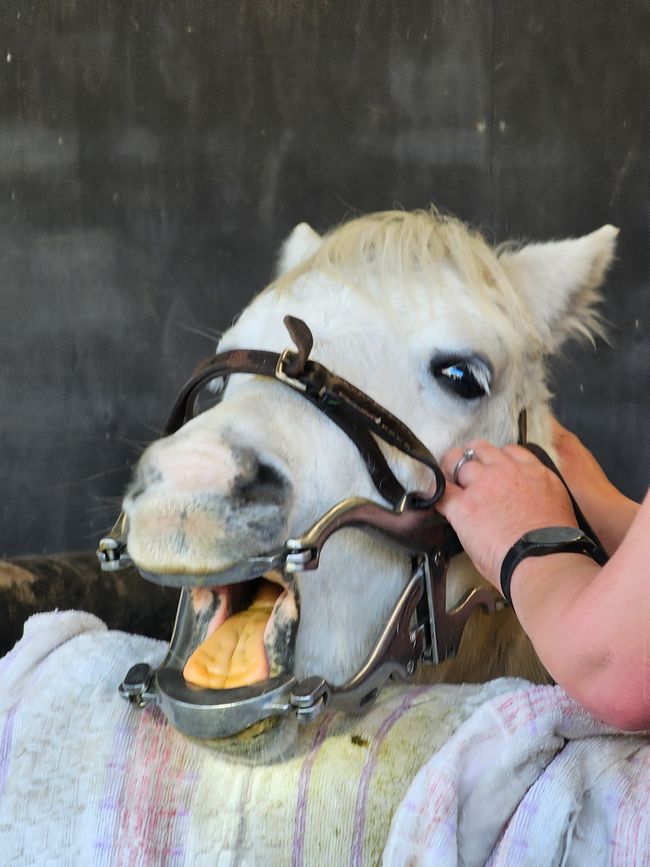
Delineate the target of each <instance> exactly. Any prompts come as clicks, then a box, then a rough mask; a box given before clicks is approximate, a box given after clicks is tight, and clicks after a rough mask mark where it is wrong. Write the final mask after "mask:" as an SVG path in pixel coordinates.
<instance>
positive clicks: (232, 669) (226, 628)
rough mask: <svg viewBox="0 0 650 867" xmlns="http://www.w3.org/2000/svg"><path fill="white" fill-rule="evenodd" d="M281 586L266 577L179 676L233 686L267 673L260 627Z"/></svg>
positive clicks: (199, 682)
mask: <svg viewBox="0 0 650 867" xmlns="http://www.w3.org/2000/svg"><path fill="white" fill-rule="evenodd" d="M281 593H282V588H281V587H278V586H276V585H274V584H271V583H270V582H268V581H262V582H261V583H260V587H259V589H258V591H257V593H256V595H255V598H254V599H253V602H252V603H251V605H250V607H249V608H248V609H246V611H240V612H239V613H238V614H234V615H233V616H232V617H229V618H228V619H227V620H225V621H224V622H223V623H222V624H221V625H220V626H219V627H218V628H217V629H216V630H215V631H214V632H213V633H212V635H210V636H209V637H208V638H206V639H205V641H204V642H202V644H200V645H199V646H198V647H197V648H196V650H195V651H194V653H193V654H192V655H191V656H190V658H189V659H188V660H187V662H186V663H185V668H184V669H183V677H184V678H185V680H186V681H187V682H188V683H192V684H194V685H195V686H201V687H203V688H205V689H234V688H235V687H238V686H248V685H249V684H252V683H259V681H261V680H266V679H267V678H268V676H269V663H268V659H267V656H266V649H265V647H264V629H265V627H266V624H267V623H268V620H269V618H270V616H271V613H272V611H273V606H274V604H275V602H276V600H277V598H278V596H280V594H281Z"/></svg>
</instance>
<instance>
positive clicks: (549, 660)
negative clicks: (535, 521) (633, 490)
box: [511, 502, 650, 730]
mask: <svg viewBox="0 0 650 867" xmlns="http://www.w3.org/2000/svg"><path fill="white" fill-rule="evenodd" d="M644 505H645V510H646V513H647V511H648V508H649V507H650V503H648V502H646V504H644ZM646 518H647V514H646ZM633 531H634V532H631V533H630V535H631V536H632V538H631V539H630V538H629V537H628V539H626V541H625V542H624V543H623V545H622V546H621V548H620V549H619V551H618V552H617V553H616V555H614V557H613V558H612V559H611V560H610V561H609V563H607V564H606V565H605V566H604V567H602V568H599V567H598V566H597V565H596V564H595V563H594V562H593V561H591V560H590V559H589V558H588V557H585V556H583V555H580V554H553V555H549V556H546V557H541V558H529V559H527V560H525V561H523V562H522V563H521V564H520V565H519V566H518V567H517V569H516V571H515V574H514V575H513V579H512V584H511V593H512V600H513V605H514V608H515V611H516V612H517V616H518V617H519V620H520V622H521V624H522V626H523V627H524V629H525V631H526V632H527V634H528V635H529V636H530V638H531V640H532V642H533V645H534V646H535V649H536V651H537V653H538V655H539V657H540V659H541V660H542V662H543V663H544V665H545V666H546V668H547V670H548V671H549V673H550V674H551V675H552V677H553V678H554V679H555V680H556V681H557V682H558V683H559V684H560V685H561V686H563V687H564V688H565V689H566V691H567V692H568V693H570V694H571V695H572V696H574V697H575V698H576V699H577V700H578V701H579V702H580V703H581V704H583V705H584V706H585V707H587V708H588V709H589V710H591V711H592V712H593V713H594V715H596V716H598V717H600V718H601V719H604V720H606V721H607V722H609V723H611V724H613V725H616V726H618V727H619V728H623V729H630V730H636V729H646V728H648V727H650V580H649V577H650V576H649V574H648V567H647V565H646V563H645V556H642V555H641V552H642V551H643V547H642V546H640V545H639V541H640V538H641V537H642V536H643V533H644V530H643V529H642V522H641V521H640V520H638V521H637V522H636V526H633ZM645 532H647V528H646V530H645ZM635 536H636V537H637V538H636V539H635V538H634V537H635Z"/></svg>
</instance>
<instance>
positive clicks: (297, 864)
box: [291, 714, 336, 867]
mask: <svg viewBox="0 0 650 867" xmlns="http://www.w3.org/2000/svg"><path fill="white" fill-rule="evenodd" d="M335 717H336V715H335V714H326V716H325V717H324V718H323V720H322V722H321V723H320V725H319V726H318V728H317V729H316V733H315V734H314V739H313V741H312V745H311V749H310V750H309V753H308V754H307V758H306V759H305V761H304V762H303V764H302V767H301V768H300V779H299V781H298V801H297V803H296V818H295V822H294V833H293V853H292V857H291V867H302V865H303V859H304V847H305V826H306V823H307V802H308V799H309V782H310V780H311V772H312V768H313V767H314V762H315V761H316V756H317V755H318V751H319V750H320V748H321V747H322V745H323V743H324V742H325V738H326V737H327V732H328V731H329V729H330V726H331V725H332V723H333V722H334V719H335Z"/></svg>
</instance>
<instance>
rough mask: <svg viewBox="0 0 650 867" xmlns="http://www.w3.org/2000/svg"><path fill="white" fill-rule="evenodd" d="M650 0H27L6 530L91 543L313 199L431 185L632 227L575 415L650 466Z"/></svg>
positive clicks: (531, 213) (8, 16) (6, 255)
mask: <svg viewBox="0 0 650 867" xmlns="http://www.w3.org/2000/svg"><path fill="white" fill-rule="evenodd" d="M649 24H650V15H649V7H648V4H647V3H646V2H645V0H638V2H633V0H630V2H615V0H603V2H600V3H584V4H569V3H562V2H559V0H557V2H539V0H519V2H516V3H515V2H514V0H508V2H506V0H491V2H490V0H477V2H472V3H468V2H461V0H456V2H436V3H433V2H431V3H429V2H421V0H401V2H390V0H374V2H370V0H365V2H358V3H349V2H345V0H329V2H325V0H321V2H313V3H304V2H298V0H265V2H253V0H249V2H229V0H228V2H227V0H219V2H212V3H205V2H198V0H196V2H156V3H154V2H145V0H140V2H128V0H123V2H105V3H97V2H94V0H85V2H81V0H79V2H75V0H60V2H53V0H42V2H40V3H27V2H17V0H6V2H4V3H3V4H2V10H1V12H0V49H1V53H0V365H1V367H0V370H1V371H2V372H1V375H0V405H1V406H2V414H1V415H0V461H1V463H0V486H1V491H2V497H1V499H0V531H1V532H0V554H20V553H39V552H52V551H65V550H72V549H78V548H90V547H92V546H93V544H94V542H95V539H96V537H97V536H98V535H99V534H100V533H102V532H103V531H104V530H105V529H106V527H107V525H108V524H110V521H111V518H112V517H113V515H114V513H115V511H116V510H117V505H118V501H119V494H120V492H121V490H122V488H123V487H124V485H125V483H126V481H127V479H128V466H129V465H130V463H131V462H132V461H133V460H134V458H135V456H136V455H137V452H138V450H139V448H140V447H141V446H143V445H144V444H146V442H147V441H149V440H150V439H151V438H152V437H153V436H154V435H155V433H156V430H157V429H158V427H159V425H160V424H161V423H162V421H163V420H164V416H165V413H166V409H167V406H168V404H169V403H170V401H171V399H172V397H173V395H174V393H175V391H176V389H177V388H178V386H179V385H180V383H181V382H182V381H183V379H184V378H185V377H186V375H187V373H188V372H189V371H190V369H191V368H192V367H193V365H194V364H195V362H196V361H197V360H199V358H201V357H202V356H203V355H205V354H207V353H208V352H209V351H210V350H211V349H212V346H213V344H214V339H210V334H213V333H214V332H216V331H219V330H220V329H223V328H225V327H227V326H228V325H229V324H230V322H231V321H232V318H233V316H234V315H235V314H236V312H237V311H238V310H239V309H240V308H241V307H242V306H243V305H244V304H245V303H246V302H247V301H248V300H249V299H250V298H251V296H252V295H253V294H254V293H255V292H256V291H258V290H259V289H260V288H261V287H262V286H263V285H264V283H265V281H266V280H267V279H268V277H269V275H270V273H271V270H272V265H273V259H274V257H275V254H276V251H277V248H278V246H279V244H280V242H281V240H282V239H283V237H284V236H285V235H286V234H287V232H288V231H289V230H290V228H291V227H292V226H293V225H294V224H295V223H297V222H299V221H300V220H304V219H306V220H308V221H310V222H311V223H312V224H313V225H314V226H315V227H316V228H319V229H323V228H326V227H328V226H329V225H331V224H332V223H336V222H338V221H340V220H341V219H343V218H344V217H345V216H347V215H350V214H354V213H357V212H365V211H369V210H376V209H383V208H386V207H392V206H393V205H399V206H403V207H406V208H412V207H422V206H427V205H428V204H429V203H430V202H434V203H435V204H437V205H438V206H440V207H442V208H444V209H446V210H449V211H452V212H454V213H456V214H458V215H459V216H461V217H463V218H464V219H467V220H469V221H470V222H472V223H474V224H476V225H479V226H480V227H482V228H484V229H485V230H486V233H487V234H488V237H489V238H490V239H492V240H503V239H505V238H507V237H512V236H527V237H530V238H539V239H546V238H551V237H557V236H561V235H569V234H579V233H583V232H587V231H590V230H591V229H593V228H596V227H597V226H599V225H602V224H603V223H606V222H614V223H616V224H617V225H619V226H620V227H621V230H622V232H621V238H620V242H621V243H620V259H619V262H618V264H617V266H616V268H615V270H614V272H613V273H612V276H611V279H610V280H609V282H608V288H607V304H606V313H607V316H608V317H609V319H610V320H611V323H612V324H611V334H612V339H613V346H612V347H607V346H604V345H603V344H600V345H599V347H598V353H597V354H596V355H594V354H592V353H591V352H590V351H585V350H584V349H582V350H574V349H572V350H570V351H569V352H568V354H567V356H566V357H565V358H564V359H563V360H562V361H561V362H559V363H558V364H556V367H555V377H554V386H555V390H556V392H557V406H558V409H559V411H560V413H561V415H562V417H563V418H564V419H565V420H566V421H568V422H569V423H570V424H571V425H572V426H573V427H574V428H576V429H577V430H578V432H579V433H580V434H581V435H582V436H583V437H584V438H585V439H586V440H587V441H588V442H589V444H590V445H591V446H592V447H593V449H594V450H595V451H596V453H597V455H598V457H599V458H600V459H601V460H602V461H603V462H604V464H605V466H606V469H607V470H608V472H609V473H610V475H611V476H612V478H613V479H614V480H615V481H616V482H617V483H618V484H619V485H620V486H621V487H623V489H624V490H626V491H627V492H628V493H630V494H631V495H634V496H637V497H640V496H642V494H643V492H644V490H645V487H646V486H647V483H648V475H647V466H648V461H647V457H648V448H647V433H646V431H647V428H648V392H649V388H648V386H649V381H648V355H649V352H648V336H647V317H648V306H649V305H648V301H649V296H650V287H649V277H648V274H649V268H648V265H649V264H650V263H649V259H650V254H649V245H648V224H649V222H650V203H649V199H648V189H649V187H650V184H649V178H648V168H647V163H648V161H647V154H648V145H649V138H650V137H649V135H648V132H649V121H648V112H647V111H646V110H645V102H646V100H647V93H648V84H649V83H650V82H649V75H648V66H649V62H650V61H649V56H648V52H647V43H646V40H645V34H647V32H648V25H649Z"/></svg>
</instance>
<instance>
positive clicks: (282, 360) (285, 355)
mask: <svg viewBox="0 0 650 867" xmlns="http://www.w3.org/2000/svg"><path fill="white" fill-rule="evenodd" d="M295 355H296V353H295V352H294V351H293V350H291V349H285V350H283V351H282V353H281V354H280V357H279V358H278V363H277V364H276V366H275V378H276V379H279V380H280V382H283V383H284V384H285V385H290V386H291V388H295V389H296V390H297V391H302V392H305V391H307V386H306V385H305V383H304V382H301V381H300V380H299V379H296V378H295V377H293V376H289V375H288V374H287V373H285V370H284V367H285V365H286V364H287V362H288V361H289V359H290V358H292V357H294V356H295Z"/></svg>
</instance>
